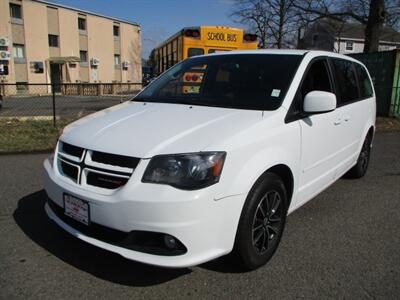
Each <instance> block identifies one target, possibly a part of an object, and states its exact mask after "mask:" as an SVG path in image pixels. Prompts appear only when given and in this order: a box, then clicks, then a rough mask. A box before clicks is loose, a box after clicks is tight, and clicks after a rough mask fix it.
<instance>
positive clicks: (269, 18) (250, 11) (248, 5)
mask: <svg viewBox="0 0 400 300" xmlns="http://www.w3.org/2000/svg"><path fill="white" fill-rule="evenodd" d="M294 1H295V0H235V3H234V9H233V11H232V13H231V15H230V16H231V18H232V19H233V20H234V21H236V22H239V23H242V24H245V25H247V26H248V27H249V29H251V30H254V31H255V33H256V34H257V35H258V36H259V47H260V48H267V47H274V48H275V47H276V48H283V47H290V46H294V40H295V39H294V35H295V33H296V32H297V29H298V28H297V19H298V15H297V12H296V10H294V6H293V3H294Z"/></svg>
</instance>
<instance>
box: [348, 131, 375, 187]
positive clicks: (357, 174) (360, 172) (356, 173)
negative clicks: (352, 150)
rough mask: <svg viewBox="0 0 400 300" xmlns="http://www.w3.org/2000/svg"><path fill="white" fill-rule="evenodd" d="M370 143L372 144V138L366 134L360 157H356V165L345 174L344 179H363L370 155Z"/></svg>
mask: <svg viewBox="0 0 400 300" xmlns="http://www.w3.org/2000/svg"><path fill="white" fill-rule="evenodd" d="M371 142H372V136H371V134H368V135H367V136H366V137H365V140H364V143H363V145H362V148H361V152H360V155H359V156H358V159H357V163H356V164H355V166H354V167H353V168H351V169H350V170H349V172H347V174H346V177H348V178H354V179H358V178H361V177H364V175H365V174H366V173H367V170H368V165H369V158H370V155H371Z"/></svg>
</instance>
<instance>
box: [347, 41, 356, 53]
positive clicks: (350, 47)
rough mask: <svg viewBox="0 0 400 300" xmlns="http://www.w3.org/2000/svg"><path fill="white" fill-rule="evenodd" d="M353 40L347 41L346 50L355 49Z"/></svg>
mask: <svg viewBox="0 0 400 300" xmlns="http://www.w3.org/2000/svg"><path fill="white" fill-rule="evenodd" d="M353 44H354V43H353V42H346V51H353Z"/></svg>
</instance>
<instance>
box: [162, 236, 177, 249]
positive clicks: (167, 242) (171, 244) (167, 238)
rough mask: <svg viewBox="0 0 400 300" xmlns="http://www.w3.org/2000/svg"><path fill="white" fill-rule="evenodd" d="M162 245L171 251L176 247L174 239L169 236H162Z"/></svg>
mask: <svg viewBox="0 0 400 300" xmlns="http://www.w3.org/2000/svg"><path fill="white" fill-rule="evenodd" d="M164 243H165V246H166V247H167V248H168V249H171V250H173V249H175V248H176V246H177V245H178V243H177V241H176V239H175V238H174V237H173V236H171V235H169V234H166V235H164Z"/></svg>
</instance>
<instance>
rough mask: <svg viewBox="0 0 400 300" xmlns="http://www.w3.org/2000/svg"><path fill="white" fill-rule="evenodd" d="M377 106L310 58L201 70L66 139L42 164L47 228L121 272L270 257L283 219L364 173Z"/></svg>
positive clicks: (249, 55) (329, 59)
mask: <svg viewBox="0 0 400 300" xmlns="http://www.w3.org/2000/svg"><path fill="white" fill-rule="evenodd" d="M375 111H376V105H375V95H374V89H373V86H372V84H371V79H370V76H369V75H368V71H367V69H366V68H365V67H364V65H362V64H361V63H360V62H358V61H356V60H354V59H352V58H349V57H346V56H342V55H338V54H334V53H329V52H321V51H296V50H293V51H289V50H257V51H246V52H230V53H223V54H222V53H219V54H214V55H208V56H198V57H193V58H190V59H188V60H185V61H183V62H181V63H179V64H178V65H176V66H174V67H172V68H170V69H169V70H168V71H166V72H165V73H164V74H162V75H161V76H159V78H157V79H156V80H154V81H153V82H152V83H151V84H150V85H149V86H148V87H146V88H145V89H144V90H143V91H142V92H140V93H139V94H138V95H137V96H136V97H135V98H134V99H132V100H131V101H127V102H125V103H123V104H120V105H117V106H114V107H112V108H109V109H106V110H103V111H101V112H97V113H95V114H93V115H90V116H87V117H85V118H83V119H81V120H78V121H76V122H75V123H72V124H71V125H69V126H67V127H66V128H65V129H64V131H63V133H62V135H61V136H60V138H59V141H58V144H57V146H56V149H55V153H54V156H52V157H50V158H49V159H47V160H46V161H45V162H44V167H45V170H46V172H45V174H46V175H45V189H46V191H47V195H48V201H47V203H46V206H45V210H46V212H47V214H48V216H49V217H50V218H51V219H52V220H53V221H54V222H55V223H57V224H58V225H59V226H60V227H62V228H63V229H64V230H66V231H67V232H69V233H70V234H72V235H74V236H76V237H77V238H79V239H81V240H83V241H86V242H88V243H90V244H93V245H96V246H98V247H101V248H104V249H107V250H109V251H112V252H115V253H118V254H120V255H122V256H124V257H126V258H128V259H132V260H136V261H140V262H143V263H148V264H153V265H159V266H164V267H187V266H193V265H196V264H200V263H203V262H206V261H209V260H212V259H214V258H217V257H220V256H222V255H225V254H228V253H230V252H231V251H235V253H236V255H237V258H238V259H237V262H238V264H239V263H240V264H241V265H243V266H244V267H246V268H248V269H255V268H257V267H259V266H262V265H263V264H265V263H266V262H267V261H268V260H269V259H270V258H271V257H272V255H273V254H274V252H275V250H276V249H277V247H278V244H279V241H280V239H281V237H282V233H283V230H284V226H285V220H286V216H287V215H288V214H289V213H291V212H293V211H294V210H295V209H297V208H298V207H300V206H302V205H303V204H304V203H306V202H307V201H309V200H310V199H312V198H313V197H315V196H316V195H317V194H318V193H320V192H321V191H323V190H324V189H326V188H327V187H328V186H329V185H331V184H332V183H333V182H335V181H336V180H337V179H339V178H340V177H342V176H343V175H344V174H346V176H351V177H354V178H360V177H362V176H364V174H365V173H366V171H367V167H368V162H369V156H370V149H371V145H372V140H373V135H374V127H375Z"/></svg>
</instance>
